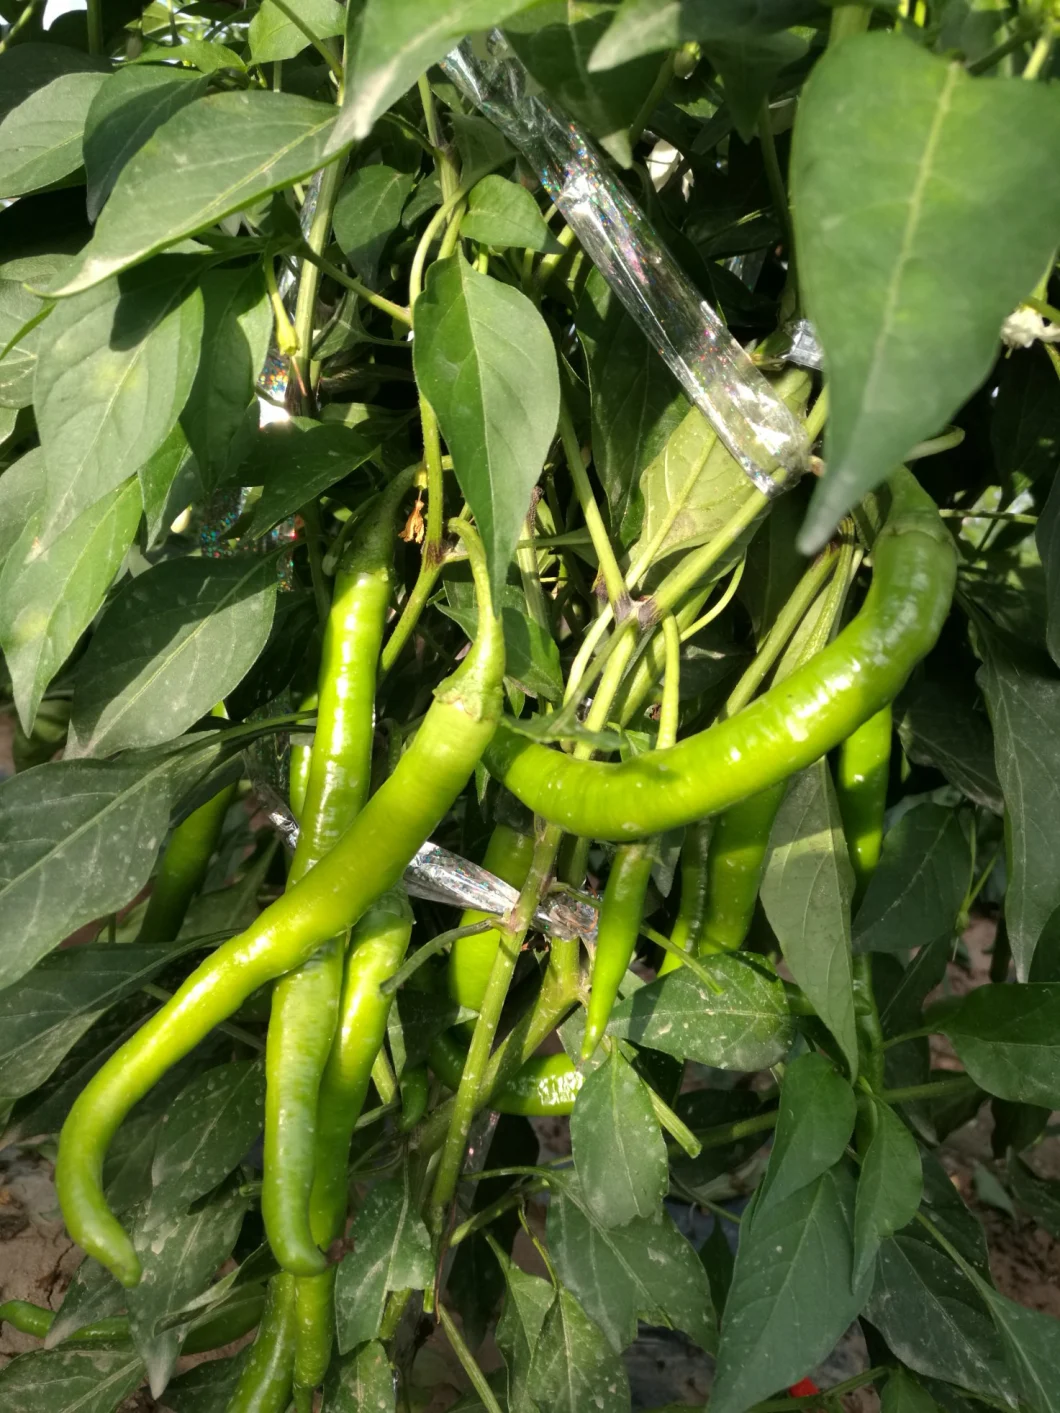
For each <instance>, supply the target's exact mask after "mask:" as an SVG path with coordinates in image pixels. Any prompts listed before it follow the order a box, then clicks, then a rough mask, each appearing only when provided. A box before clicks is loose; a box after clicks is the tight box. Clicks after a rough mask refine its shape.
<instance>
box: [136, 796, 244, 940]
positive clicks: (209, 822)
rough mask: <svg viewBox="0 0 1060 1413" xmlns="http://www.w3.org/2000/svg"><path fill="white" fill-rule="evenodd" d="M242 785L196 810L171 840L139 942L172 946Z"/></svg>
mask: <svg viewBox="0 0 1060 1413" xmlns="http://www.w3.org/2000/svg"><path fill="white" fill-rule="evenodd" d="M238 788H239V787H238V785H237V784H235V783H233V784H231V785H226V786H225V788H224V789H223V790H219V791H218V792H217V794H216V795H214V796H213V797H212V798H211V799H209V800H207V801H206V803H205V804H204V805H200V806H199V808H198V809H197V810H193V811H192V812H191V814H189V815H188V817H187V819H184V820H182V821H181V822H180V824H178V825H177V827H176V828H175V829H174V830H173V833H172V834H171V835H170V836H169V843H168V844H167V845H166V848H165V852H164V853H163V855H162V862H161V864H160V865H159V868H158V873H157V874H156V875H155V881H154V886H153V887H152V889H151V896H150V898H148V900H147V910H146V912H145V913H144V919H143V922H142V923H141V924H140V931H139V933H138V934H137V941H138V942H172V941H173V940H174V939H175V937H176V936H177V933H178V932H179V931H180V926H181V923H182V922H183V921H184V915H185V913H186V912H187V911H188V905H189V904H190V902H191V900H192V898H194V897H195V895H196V894H197V893H198V892H199V890H200V889H201V888H202V885H203V881H204V879H205V878H206V872H207V869H208V868H209V867H210V860H211V858H212V857H213V854H214V850H215V849H216V848H217V843H218V840H219V839H220V837H221V829H222V827H223V825H224V822H225V815H226V814H227V813H228V810H229V807H230V806H231V804H232V801H233V800H234V799H235V797H236V791H237V790H238Z"/></svg>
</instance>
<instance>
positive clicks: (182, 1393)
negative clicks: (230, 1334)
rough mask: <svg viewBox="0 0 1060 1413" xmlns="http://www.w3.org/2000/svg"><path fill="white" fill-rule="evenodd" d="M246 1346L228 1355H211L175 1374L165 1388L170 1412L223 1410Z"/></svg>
mask: <svg viewBox="0 0 1060 1413" xmlns="http://www.w3.org/2000/svg"><path fill="white" fill-rule="evenodd" d="M246 1360H247V1350H245V1349H244V1350H242V1351H241V1352H240V1353H239V1354H237V1355H235V1356H234V1358H231V1359H210V1360H208V1361H207V1362H205V1363H203V1364H196V1365H195V1367H194V1368H193V1369H189V1370H188V1372H187V1373H186V1374H181V1375H180V1376H179V1377H178V1378H175V1379H174V1380H173V1382H172V1383H171V1384H170V1385H169V1387H168V1388H167V1389H166V1407H167V1408H169V1409H172V1413H225V1410H226V1409H227V1408H228V1407H229V1404H230V1402H231V1399H232V1395H233V1394H234V1393H235V1391H236V1386H237V1384H238V1383H239V1376H240V1374H242V1372H243V1365H244V1364H245V1363H246Z"/></svg>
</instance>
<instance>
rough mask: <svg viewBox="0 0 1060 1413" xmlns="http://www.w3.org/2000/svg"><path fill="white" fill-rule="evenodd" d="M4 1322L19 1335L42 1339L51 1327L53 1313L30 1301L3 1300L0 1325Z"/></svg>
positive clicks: (0, 1306) (53, 1317)
mask: <svg viewBox="0 0 1060 1413" xmlns="http://www.w3.org/2000/svg"><path fill="white" fill-rule="evenodd" d="M5 1320H6V1321H7V1323H8V1324H9V1325H11V1326H12V1328H13V1329H16V1330H18V1332H19V1333H20V1334H28V1335H33V1336H34V1337H35V1338H36V1339H43V1338H44V1336H45V1335H46V1334H47V1333H48V1331H49V1330H50V1329H51V1327H52V1324H53V1322H54V1320H55V1311H54V1310H46V1309H45V1308H44V1306H43V1305H34V1304H33V1302H32V1301H30V1300H5V1301H4V1302H3V1304H2V1305H0V1324H3V1323H4V1321H5Z"/></svg>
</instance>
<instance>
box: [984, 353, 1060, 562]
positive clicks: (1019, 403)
mask: <svg viewBox="0 0 1060 1413" xmlns="http://www.w3.org/2000/svg"><path fill="white" fill-rule="evenodd" d="M1043 355H1044V350H1043V349H1041V348H1040V347H1038V346H1037V345H1036V346H1034V347H1032V348H1030V349H1028V350H1026V351H1025V352H1020V351H1018V350H1017V351H1015V352H1013V353H1011V354H1010V355H1009V357H1008V358H1006V360H1005V362H1004V363H1003V364H1002V365H1001V377H1000V380H999V383H998V393H997V402H996V403H995V404H994V416H993V418H992V420H991V423H990V444H991V449H992V450H993V453H994V460H995V462H996V463H997V467H998V470H999V471H1000V472H1001V474H1002V475H1003V476H1004V478H1005V481H1006V483H1007V485H1008V487H1009V488H1010V490H1011V492H1012V493H1014V494H1015V493H1018V492H1019V491H1023V490H1026V489H1027V487H1028V486H1031V485H1033V484H1034V483H1035V482H1036V481H1041V480H1044V478H1045V477H1047V476H1048V475H1049V474H1050V473H1051V472H1052V471H1053V469H1054V468H1055V467H1056V465H1057V464H1058V462H1060V409H1058V408H1057V405H1056V373H1055V372H1054V371H1053V369H1052V368H1051V367H1050V366H1049V360H1048V358H1046V357H1044V356H1043ZM1041 534H1042V529H1041V522H1039V524H1038V529H1037V531H1036V536H1037V539H1038V545H1039V548H1041V543H1042V541H1041ZM1043 559H1044V554H1043Z"/></svg>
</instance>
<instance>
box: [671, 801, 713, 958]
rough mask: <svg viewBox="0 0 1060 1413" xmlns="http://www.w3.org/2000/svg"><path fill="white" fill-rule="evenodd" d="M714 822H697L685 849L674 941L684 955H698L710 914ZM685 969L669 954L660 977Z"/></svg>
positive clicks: (672, 934)
mask: <svg viewBox="0 0 1060 1413" xmlns="http://www.w3.org/2000/svg"><path fill="white" fill-rule="evenodd" d="M710 833H711V822H710V820H708V819H700V820H697V821H696V823H695V824H690V825H689V826H688V829H687V831H686V833H685V839H684V843H683V844H682V845H681V896H680V899H679V902H678V911H677V917H676V919H675V921H674V925H673V930H672V931H671V933H670V941H671V942H672V943H673V944H674V946H675V947H680V948H681V950H682V952H697V951H698V950H699V943H700V939H701V938H702V936H703V919H704V917H705V916H706V911H707V852H708V850H709V848H710ZM680 965H681V958H680V957H679V956H678V955H677V954H676V952H667V953H666V955H665V956H664V957H663V959H662V961H661V962H660V963H659V975H660V976H665V975H666V974H667V973H668V972H671V971H675V970H676V969H677V968H678V967H679V966H680Z"/></svg>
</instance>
